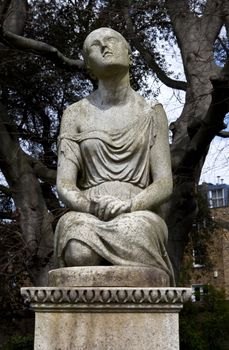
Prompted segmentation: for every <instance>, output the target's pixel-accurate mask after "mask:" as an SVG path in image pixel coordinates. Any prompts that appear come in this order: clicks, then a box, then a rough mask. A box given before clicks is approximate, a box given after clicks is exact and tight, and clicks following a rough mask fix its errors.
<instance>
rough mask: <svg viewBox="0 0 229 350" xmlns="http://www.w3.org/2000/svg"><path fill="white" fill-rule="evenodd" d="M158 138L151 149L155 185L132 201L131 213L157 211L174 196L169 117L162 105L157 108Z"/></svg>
mask: <svg viewBox="0 0 229 350" xmlns="http://www.w3.org/2000/svg"><path fill="white" fill-rule="evenodd" d="M154 108H155V112H156V113H155V114H156V116H155V119H156V120H155V126H156V130H157V133H156V138H155V143H154V145H153V146H152V148H151V153H150V166H151V175H152V178H153V183H152V184H150V185H149V186H148V187H147V188H146V189H144V190H143V191H142V192H141V193H139V194H138V195H136V196H135V197H134V198H133V200H132V207H131V211H136V210H146V209H148V210H155V209H157V208H158V207H159V206H160V205H161V204H162V203H164V202H165V201H166V200H168V199H169V197H170V195H171V194H172V187H173V185H172V170H171V160H170V149H169V142H168V123H167V117H166V114H165V112H164V109H163V107H162V105H161V104H158V105H156V106H155V107H154Z"/></svg>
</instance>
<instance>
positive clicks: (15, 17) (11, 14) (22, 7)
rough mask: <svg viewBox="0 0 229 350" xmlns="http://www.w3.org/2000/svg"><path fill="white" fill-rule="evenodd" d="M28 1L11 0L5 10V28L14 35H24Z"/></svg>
mask: <svg viewBox="0 0 229 350" xmlns="http://www.w3.org/2000/svg"><path fill="white" fill-rule="evenodd" d="M27 7H28V4H27V1H26V0H11V1H8V4H7V6H5V8H3V11H4V16H3V21H4V28H5V30H8V31H10V32H12V33H14V34H17V35H22V33H23V30H24V25H25V18H26V14H27Z"/></svg>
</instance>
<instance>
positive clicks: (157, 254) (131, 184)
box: [55, 106, 174, 284]
mask: <svg viewBox="0 0 229 350" xmlns="http://www.w3.org/2000/svg"><path fill="white" fill-rule="evenodd" d="M155 120H156V119H155V109H154V107H153V106H152V108H151V110H150V113H147V114H145V115H144V113H143V116H142V117H141V118H139V116H138V118H136V120H134V121H133V122H132V123H131V124H130V125H128V127H125V128H119V129H113V130H110V131H107V130H103V129H101V130H92V129H90V128H88V129H87V130H86V131H83V132H81V133H78V134H70V133H65V134H61V135H60V136H59V148H60V150H59V151H60V152H61V153H62V155H63V156H64V157H66V158H68V159H69V160H70V161H72V162H73V163H74V164H75V165H76V167H77V169H78V182H77V187H78V188H80V189H81V191H83V193H84V195H85V196H86V198H87V199H89V200H90V201H93V198H95V197H98V196H99V197H103V196H108V195H109V196H114V197H115V198H118V199H120V200H123V201H125V200H129V199H130V200H131V199H132V198H133V197H134V196H136V195H137V194H138V193H140V192H141V191H143V190H144V189H145V188H146V187H147V186H148V185H149V184H150V183H151V182H152V181H153V179H151V174H150V152H151V149H152V147H153V146H154V143H155V140H156V137H157V136H156V135H157V132H158V131H157V126H156V123H155ZM167 238H168V231H167V227H166V224H165V222H164V221H163V220H162V218H160V217H159V216H158V215H157V214H156V213H154V212H152V211H149V210H139V211H135V212H131V213H124V214H121V215H118V216H117V217H115V218H113V219H112V220H109V221H101V220H99V219H98V218H97V217H95V216H94V215H92V214H89V213H81V212H75V211H70V212H68V213H66V214H65V215H64V216H63V217H62V218H61V219H60V220H59V222H58V225H57V228H56V233H55V256H56V257H57V259H58V263H59V265H60V266H65V261H64V250H65V248H66V245H67V243H68V242H69V241H70V240H72V239H75V240H77V241H80V242H83V243H84V244H86V245H87V246H89V247H91V249H93V250H94V251H95V252H96V253H97V254H99V255H100V256H101V257H102V258H104V259H105V260H107V261H108V262H110V263H111V264H113V265H128V266H131V265H132V266H154V267H157V268H159V269H161V270H163V271H165V272H166V273H167V274H168V275H169V276H170V281H171V282H170V283H171V284H174V279H173V271H172V267H171V263H170V260H169V258H168V255H167V252H166V249H165V245H166V242H167Z"/></svg>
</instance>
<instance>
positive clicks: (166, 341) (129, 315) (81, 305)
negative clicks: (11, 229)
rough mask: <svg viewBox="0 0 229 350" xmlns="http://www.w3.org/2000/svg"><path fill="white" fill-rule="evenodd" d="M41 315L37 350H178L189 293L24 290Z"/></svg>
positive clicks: (169, 290) (170, 290)
mask: <svg viewBox="0 0 229 350" xmlns="http://www.w3.org/2000/svg"><path fill="white" fill-rule="evenodd" d="M22 295H23V297H24V298H25V301H26V302H29V303H30V305H31V307H32V308H33V310H34V311H35V312H36V328H35V346H34V349H35V350H94V349H98V350H107V349H112V350H122V349H123V350H124V349H125V350H127V349H131V350H139V349H142V350H148V349H154V350H178V349H179V336H178V313H179V311H180V309H181V308H182V306H183V303H184V302H185V301H187V300H188V299H189V298H190V296H191V289H184V288H124V287H119V288H116V287H103V288H102V287H92V288H89V287H60V288H58V287H46V288H45V287H44V288H36V287H30V288H22Z"/></svg>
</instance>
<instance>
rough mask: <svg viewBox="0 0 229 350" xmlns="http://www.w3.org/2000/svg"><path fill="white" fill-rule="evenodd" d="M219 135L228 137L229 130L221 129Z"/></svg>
mask: <svg viewBox="0 0 229 350" xmlns="http://www.w3.org/2000/svg"><path fill="white" fill-rule="evenodd" d="M217 136H220V137H223V138H227V137H229V131H220V132H218V134H217Z"/></svg>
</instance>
